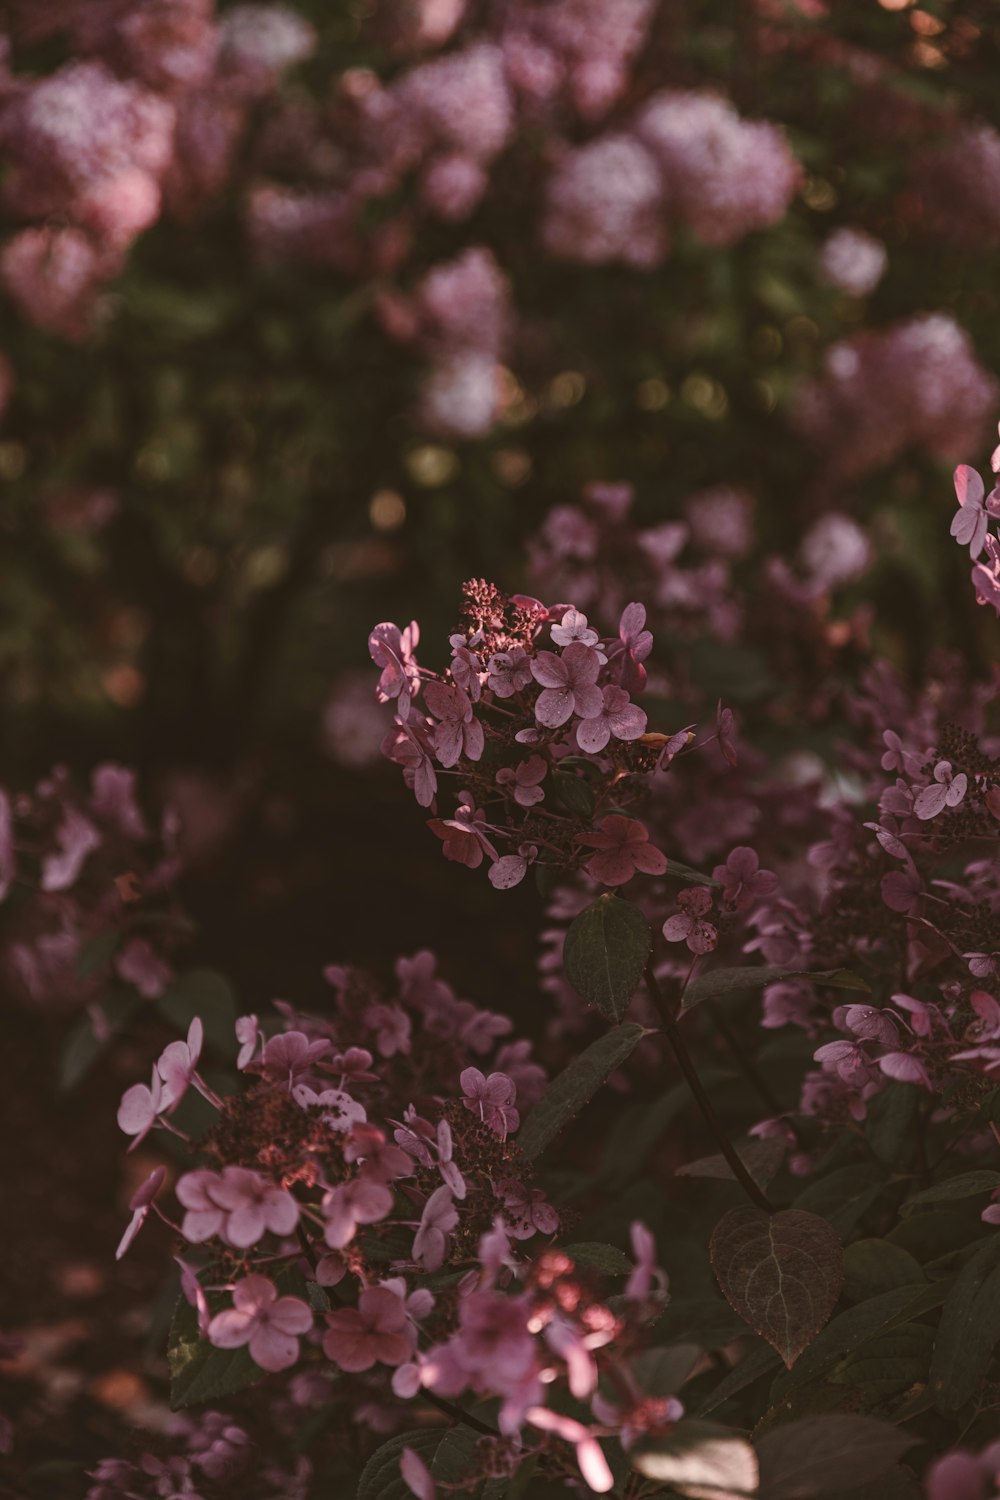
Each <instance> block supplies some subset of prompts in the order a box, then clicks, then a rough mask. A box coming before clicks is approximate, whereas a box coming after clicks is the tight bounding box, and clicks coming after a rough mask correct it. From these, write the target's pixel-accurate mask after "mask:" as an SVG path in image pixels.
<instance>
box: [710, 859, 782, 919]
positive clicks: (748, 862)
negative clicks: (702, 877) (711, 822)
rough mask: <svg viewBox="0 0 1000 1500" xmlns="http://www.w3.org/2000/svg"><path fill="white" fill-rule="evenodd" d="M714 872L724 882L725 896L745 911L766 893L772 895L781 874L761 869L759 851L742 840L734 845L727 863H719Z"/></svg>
mask: <svg viewBox="0 0 1000 1500" xmlns="http://www.w3.org/2000/svg"><path fill="white" fill-rule="evenodd" d="M712 876H713V878H714V879H715V880H718V881H719V882H720V884H721V885H722V896H723V899H724V900H725V901H727V902H728V903H729V905H730V906H733V907H735V908H736V910H737V911H746V910H747V909H748V908H749V907H751V906H753V905H754V903H755V902H756V901H759V900H760V899H761V898H762V897H763V896H773V894H774V892H775V891H776V890H777V889H778V877H777V875H775V874H774V873H773V872H772V871H771V870H762V869H761V868H760V860H759V859H758V857H757V851H756V850H755V849H750V848H749V847H748V846H747V845H746V844H741V845H740V846H739V847H738V848H736V849H734V850H733V851H732V853H731V854H730V855H729V856H728V858H727V859H726V862H725V864H724V865H716V867H715V869H714V870H713V871H712Z"/></svg>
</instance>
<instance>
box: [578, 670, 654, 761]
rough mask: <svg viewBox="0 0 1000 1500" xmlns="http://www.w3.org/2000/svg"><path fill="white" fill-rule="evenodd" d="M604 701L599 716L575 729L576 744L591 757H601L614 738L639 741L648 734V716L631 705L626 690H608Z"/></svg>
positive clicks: (581, 723) (618, 688)
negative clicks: (612, 737) (641, 736)
mask: <svg viewBox="0 0 1000 1500" xmlns="http://www.w3.org/2000/svg"><path fill="white" fill-rule="evenodd" d="M603 697H604V704H603V707H602V708H601V710H600V712H599V713H596V714H592V715H590V716H589V717H588V718H586V719H582V720H581V721H580V723H579V724H577V726H576V742H577V744H578V745H579V746H580V749H581V750H584V751H586V753H587V754H588V755H599V754H600V753H601V751H602V750H603V749H604V747H605V746H606V745H607V743H608V741H609V740H610V739H611V736H612V735H614V737H615V739H616V740H637V739H638V738H639V736H640V735H643V734H645V732H646V715H645V714H644V713H643V711H642V709H641V708H637V707H636V706H635V704H634V703H631V702H629V696H628V693H627V692H626V691H625V689H624V688H620V687H614V686H609V687H606V688H604V689H603Z"/></svg>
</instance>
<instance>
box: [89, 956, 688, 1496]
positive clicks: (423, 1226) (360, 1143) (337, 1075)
mask: <svg viewBox="0 0 1000 1500" xmlns="http://www.w3.org/2000/svg"><path fill="white" fill-rule="evenodd" d="M396 974H397V979H398V990H397V992H396V994H395V995H393V996H392V997H391V998H387V997H386V995H385V994H384V992H383V991H382V990H381V989H380V988H378V987H377V986H376V985H374V983H373V982H372V981H371V980H370V979H369V978H367V977H366V976H365V975H363V974H361V973H359V972H357V971H354V970H350V969H342V968H339V967H331V968H330V969H328V970H327V971H326V975H327V979H328V981H329V983H330V985H331V987H332V990H333V995H334V1004H333V1015H332V1017H329V1016H328V1017H319V1016H306V1015H300V1014H298V1013H296V1012H294V1011H293V1010H292V1009H291V1007H290V1006H288V1005H283V1006H282V1010H283V1012H284V1020H285V1029H284V1030H282V1031H279V1032H277V1033H276V1034H274V1035H271V1036H269V1037H268V1036H266V1035H265V1034H264V1033H263V1032H262V1031H261V1029H260V1028H259V1026H258V1022H257V1018H256V1017H254V1016H244V1017H242V1018H241V1019H240V1020H239V1021H238V1022H237V1025H236V1037H237V1041H238V1043H239V1056H238V1058H237V1067H238V1068H239V1070H240V1072H241V1073H242V1074H243V1075H244V1078H245V1080H246V1081H247V1084H248V1086H247V1087H246V1088H244V1089H243V1090H242V1091H241V1092H238V1093H234V1094H231V1095H227V1096H225V1097H222V1098H220V1097H218V1096H217V1095H216V1094H215V1093H214V1092H213V1090H212V1089H211V1088H210V1087H209V1086H208V1085H207V1084H206V1082H205V1080H204V1079H203V1078H202V1076H201V1074H200V1073H199V1061H200V1052H201V1042H202V1027H201V1022H200V1021H198V1020H196V1021H194V1022H193V1023H192V1026H191V1029H190V1031H189V1033H188V1037H187V1040H186V1041H183V1042H180V1041H177V1042H171V1043H170V1044H169V1045H168V1046H167V1047H166V1048H165V1049H164V1051H163V1053H162V1054H161V1056H160V1058H159V1059H158V1061H157V1063H156V1064H155V1066H154V1069H153V1075H152V1079H151V1083H150V1085H149V1086H147V1085H145V1084H135V1085H133V1086H132V1088H130V1089H129V1090H128V1091H127V1092H126V1094H125V1095H124V1097H123V1099H122V1104H121V1108H120V1111H119V1116H118V1118H119V1124H120V1126H121V1128H122V1129H123V1130H124V1131H125V1132H126V1133H127V1134H129V1135H131V1136H132V1137H133V1144H138V1142H139V1141H141V1140H142V1139H144V1138H145V1137H146V1136H147V1135H148V1133H149V1131H150V1130H152V1129H153V1128H154V1127H157V1126H159V1127H162V1128H165V1129H168V1130H171V1131H173V1132H174V1133H175V1134H176V1135H182V1134H183V1132H181V1131H180V1130H179V1128H178V1127H177V1126H176V1124H174V1122H173V1119H172V1117H173V1115H174V1113H175V1111H176V1110H177V1107H178V1105H179V1104H180V1102H181V1100H182V1099H183V1097H184V1095H185V1093H186V1091H187V1090H188V1089H189V1088H194V1089H196V1090H198V1091H199V1092H200V1093H201V1094H202V1096H203V1097H204V1098H205V1099H207V1100H208V1101H209V1103H210V1104H212V1105H213V1106H214V1108H215V1109H216V1110H217V1116H218V1117H217V1121H216V1123H215V1125H214V1126H213V1127H212V1128H211V1129H210V1130H209V1132H208V1133H207V1135H205V1136H204V1137H203V1139H202V1140H201V1141H200V1142H199V1143H198V1150H199V1152H200V1153H201V1156H202V1159H203V1162H204V1165H201V1166H197V1167H195V1168H194V1169H193V1170H190V1171H187V1172H185V1173H184V1174H183V1175H182V1176H181V1177H180V1179H179V1181H178V1182H177V1184H176V1195H177V1199H178V1201H179V1203H180V1205H181V1208H182V1210H183V1214H182V1217H181V1218H180V1221H179V1222H178V1223H172V1222H171V1220H170V1218H169V1217H168V1215H167V1214H166V1212H165V1211H164V1210H163V1209H162V1208H161V1207H160V1206H159V1204H158V1202H157V1201H156V1200H157V1195H158V1193H159V1192H160V1190H161V1188H162V1186H163V1183H164V1178H165V1170H164V1168H163V1167H159V1168H157V1169H156V1170H155V1171H154V1172H153V1173H152V1174H151V1175H150V1177H149V1178H148V1179H147V1181H146V1182H145V1183H144V1184H143V1185H142V1187H141V1188H140V1189H139V1190H138V1192H137V1193H136V1194H135V1195H134V1197H133V1199H132V1203H131V1207H132V1219H131V1222H130V1223H129V1225H128V1227H127V1229H126V1231H125V1234H124V1236H123V1239H122V1243H121V1245H120V1247H119V1255H120V1256H121V1255H123V1254H125V1253H126V1251H127V1250H128V1248H129V1246H130V1245H131V1243H132V1241H133V1240H134V1238H135V1236H136V1234H137V1233H138V1232H139V1230H140V1229H141V1227H142V1225H143V1224H144V1223H145V1222H146V1220H147V1219H148V1217H149V1215H150V1213H153V1214H155V1215H157V1216H159V1217H160V1218H161V1219H162V1220H163V1221H164V1222H165V1223H167V1224H168V1225H170V1227H171V1228H173V1229H174V1230H175V1231H176V1232H177V1233H178V1234H179V1235H181V1236H182V1237H183V1239H184V1240H185V1241H186V1242H187V1243H188V1245H189V1246H191V1247H192V1250H191V1252H190V1253H189V1255H188V1256H186V1257H185V1258H184V1260H183V1261H182V1263H181V1269H182V1286H183V1290H184V1295H185V1297H186V1298H187V1300H188V1302H189V1304H190V1305H191V1307H192V1308H193V1309H194V1310H195V1312H194V1316H196V1317H197V1325H198V1329H199V1332H200V1335H201V1337H202V1338H204V1339H205V1340H206V1341H207V1342H208V1343H209V1344H210V1345H213V1346H214V1347H216V1348H218V1349H236V1348H242V1347H246V1348H247V1349H248V1351H249V1354H250V1357H251V1359H252V1360H253V1361H254V1363H256V1364H257V1365H259V1366H260V1367H261V1368H262V1369H264V1370H268V1371H271V1372H279V1371H284V1370H289V1369H291V1368H292V1367H293V1366H296V1365H300V1366H301V1368H302V1370H303V1371H311V1372H312V1373H313V1374H318V1375H319V1376H320V1377H322V1375H323V1373H324V1372H326V1374H327V1375H328V1376H330V1377H332V1376H333V1375H334V1373H335V1372H340V1374H341V1376H342V1377H347V1378H349V1379H355V1378H357V1377H363V1379H357V1399H358V1405H359V1409H360V1408H361V1407H364V1406H366V1405H367V1406H370V1404H371V1401H372V1399H373V1390H375V1391H376V1392H377V1396H378V1400H380V1401H381V1402H382V1403H383V1405H387V1406H388V1407H389V1408H392V1407H393V1405H394V1404H395V1405H397V1406H398V1404H399V1403H403V1402H408V1401H414V1400H418V1399H419V1398H420V1396H421V1392H423V1391H428V1392H431V1393H432V1394H433V1395H434V1396H436V1397H438V1398H441V1399H444V1400H448V1401H451V1400H453V1399H454V1398H456V1397H459V1396H462V1395H463V1394H465V1393H471V1394H472V1395H474V1396H480V1397H494V1398H497V1399H498V1400H499V1401H500V1403H501V1405H500V1411H499V1417H498V1422H499V1434H498V1439H499V1441H500V1444H501V1446H502V1447H506V1448H509V1447H510V1444H511V1443H512V1442H513V1441H514V1440H515V1439H517V1438H518V1436H519V1435H520V1434H522V1432H523V1441H524V1442H525V1443H526V1444H527V1445H528V1447H529V1448H530V1447H532V1445H533V1446H534V1447H535V1448H540V1447H545V1448H546V1449H548V1448H549V1447H550V1446H552V1445H553V1444H554V1443H555V1444H556V1445H557V1446H558V1441H557V1440H561V1441H562V1442H563V1443H567V1442H568V1443H569V1444H570V1445H571V1447H570V1449H569V1450H567V1451H568V1452H570V1453H571V1452H572V1451H573V1449H575V1451H576V1455H577V1459H578V1462H579V1467H580V1470H581V1472H582V1473H583V1474H584V1476H585V1478H586V1479H587V1482H588V1483H589V1484H590V1486H591V1488H592V1489H595V1490H598V1491H602V1490H606V1489H608V1488H610V1484H611V1479H610V1470H609V1469H608V1466H607V1461H606V1459H605V1458H604V1456H603V1453H602V1450H601V1448H600V1445H599V1443H598V1442H597V1436H605V1435H606V1436H623V1437H624V1440H626V1441H628V1440H634V1438H635V1437H637V1436H639V1435H640V1434H641V1433H643V1432H646V1431H649V1430H657V1431H659V1430H663V1429H665V1428H669V1426H670V1425H671V1424H672V1423H673V1422H674V1421H676V1419H677V1417H678V1415H679V1414H680V1407H679V1405H678V1403H677V1402H676V1401H672V1400H671V1401H656V1400H653V1399H651V1398H650V1397H649V1395H648V1393H647V1392H645V1391H644V1389H643V1387H642V1384H641V1382H640V1381H639V1380H638V1379H637V1378H635V1377H634V1375H633V1373H632V1372H631V1369H630V1363H629V1355H628V1353H627V1351H631V1350H634V1349H635V1348H636V1347H637V1344H638V1343H639V1342H640V1341H641V1337H642V1329H643V1327H644V1325H645V1324H646V1323H647V1322H648V1321H649V1320H650V1319H651V1318H652V1317H653V1316H655V1315H656V1314H657V1313H658V1312H659V1310H660V1309H661V1308H662V1306H663V1303H664V1300H665V1293H666V1282H665V1278H664V1277H663V1274H662V1272H660V1271H659V1270H658V1269H657V1267H656V1264H655V1246H654V1242H653V1239H652V1236H651V1235H650V1234H649V1232H648V1231H647V1230H646V1229H645V1227H644V1226H643V1225H641V1224H639V1223H636V1224H635V1225H633V1228H632V1241H633V1247H634V1251H635V1266H634V1269H633V1270H632V1272H631V1274H630V1275H629V1276H628V1278H627V1282H626V1285H625V1287H624V1290H623V1292H622V1295H621V1298H620V1299H619V1300H618V1301H616V1303H615V1305H614V1307H612V1306H611V1305H610V1304H609V1303H608V1301H607V1299H606V1296H605V1295H604V1293H603V1292H602V1289H601V1282H600V1278H599V1277H597V1276H595V1274H594V1273H593V1272H592V1271H589V1270H587V1269H585V1267H584V1266H582V1265H577V1264H576V1262H575V1261H574V1259H573V1256H572V1252H569V1253H566V1252H563V1251H562V1250H559V1249H557V1248H555V1247H554V1244H553V1237H554V1236H555V1235H556V1234H557V1232H558V1231H559V1228H560V1217H559V1214H558V1212H557V1211H556V1209H555V1208H554V1207H553V1206H552V1205H551V1204H550V1203H549V1202H548V1201H547V1200H546V1198H545V1196H544V1195H543V1193H542V1192H541V1191H540V1190H539V1189H537V1188H535V1187H534V1186H533V1185H532V1181H531V1174H530V1167H529V1163H528V1162H527V1160H526V1159H525V1158H523V1157H522V1155H521V1153H520V1152H519V1150H518V1147H517V1132H518V1130H519V1128H520V1111H521V1110H522V1109H524V1108H528V1109H530V1107H531V1105H532V1103H533V1101H534V1100H536V1099H537V1098H538V1095H539V1093H540V1091H541V1089H542V1087H543V1085H544V1074H543V1073H542V1071H541V1069H540V1068H538V1066H537V1065H536V1064H534V1063H533V1062H532V1061H531V1059H530V1056H529V1048H528V1046H527V1044H526V1043H523V1042H513V1043H510V1042H507V1043H504V1044H503V1045H502V1046H500V1048H499V1049H498V1050H496V1051H495V1055H493V1057H492V1059H491V1060H490V1061H486V1059H487V1058H488V1057H489V1055H490V1054H491V1053H494V1049H495V1048H496V1042H497V1038H498V1036H502V1035H503V1034H505V1033H506V1032H509V1030H510V1022H509V1021H508V1020H506V1018H504V1017H500V1016H495V1015H493V1014H491V1013H490V1012H486V1011H482V1010H480V1009H478V1008H477V1007H475V1006H473V1005H471V1004H470V1003H469V1002H468V1001H463V1000H460V999H458V998H457V997H456V996H455V994H454V992H453V991H452V990H451V989H450V987H449V986H448V985H447V984H445V983H444V982H443V981H442V980H441V979H440V978H439V977H438V976H437V974H436V972H435V965H434V960H433V958H432V956H431V955H430V954H428V953H420V954H417V955H416V956H415V957H414V958H413V959H401V960H399V962H398V963H397V966H396ZM473 1058H475V1059H476V1061H472V1059H473ZM477 1062H483V1067H482V1068H481V1067H479V1066H477ZM487 1069H488V1071H487ZM608 1370H613V1371H614V1374H615V1380H614V1388H615V1391H616V1396H615V1399H614V1401H613V1402H612V1401H611V1400H609V1399H608V1398H607V1397H606V1396H605V1395H604V1393H603V1392H599V1390H598V1380H599V1376H600V1374H601V1373H602V1372H603V1371H608ZM553 1382H556V1383H557V1386H558V1385H561V1386H565V1387H568V1389H569V1392H570V1393H571V1394H572V1396H573V1397H574V1398H575V1399H576V1400H577V1401H581V1402H586V1403H588V1404H589V1405H590V1409H591V1412H592V1418H593V1420H592V1422H591V1423H589V1424H588V1423H584V1422H580V1421H573V1422H570V1421H569V1419H567V1418H565V1417H564V1416H562V1415H561V1414H559V1413H558V1410H556V1409H553V1406H552V1403H551V1401H550V1400H549V1396H550V1394H551V1391H552V1388H553ZM409 1467H410V1468H412V1462H411V1463H410V1465H409ZM102 1477H103V1476H102Z"/></svg>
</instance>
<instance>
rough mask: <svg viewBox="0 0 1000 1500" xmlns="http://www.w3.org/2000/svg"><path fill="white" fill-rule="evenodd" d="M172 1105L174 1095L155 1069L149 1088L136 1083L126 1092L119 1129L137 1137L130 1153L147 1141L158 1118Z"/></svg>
mask: <svg viewBox="0 0 1000 1500" xmlns="http://www.w3.org/2000/svg"><path fill="white" fill-rule="evenodd" d="M172 1103H173V1095H172V1094H171V1092H170V1090H169V1089H168V1088H165V1087H164V1084H163V1080H162V1079H161V1077H160V1075H159V1073H158V1072H157V1071H156V1069H155V1068H154V1069H153V1072H152V1076H151V1078H150V1081H149V1087H148V1088H147V1087H146V1085H145V1084H144V1083H134V1084H133V1085H132V1087H131V1088H130V1089H126V1090H125V1092H124V1094H123V1095H122V1102H121V1104H120V1105H119V1106H118V1128H119V1130H123V1131H124V1132H125V1134H126V1135H131V1136H134V1137H135V1139H134V1140H133V1142H132V1144H131V1146H130V1147H129V1150H130V1151H134V1150H135V1148H136V1146H138V1144H139V1142H140V1141H142V1140H145V1138H146V1136H147V1135H148V1134H149V1132H150V1131H151V1130H152V1128H153V1126H154V1125H155V1124H156V1121H157V1117H158V1116H159V1115H160V1114H161V1113H162V1112H163V1111H164V1110H166V1109H169V1107H170V1105H171V1104H172Z"/></svg>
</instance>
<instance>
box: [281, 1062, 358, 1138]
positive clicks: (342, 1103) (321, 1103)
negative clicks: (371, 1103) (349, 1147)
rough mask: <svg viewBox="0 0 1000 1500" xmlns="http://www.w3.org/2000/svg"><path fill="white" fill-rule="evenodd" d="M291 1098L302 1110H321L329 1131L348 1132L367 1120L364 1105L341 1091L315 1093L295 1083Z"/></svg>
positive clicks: (329, 1090)
mask: <svg viewBox="0 0 1000 1500" xmlns="http://www.w3.org/2000/svg"><path fill="white" fill-rule="evenodd" d="M370 1061H371V1058H370V1057H369V1062H370ZM292 1098H293V1099H294V1100H295V1102H296V1104H300V1105H301V1106H302V1108H303V1109H321V1110H322V1111H323V1113H322V1114H321V1116H320V1119H321V1120H322V1121H323V1124H324V1125H327V1126H328V1127H329V1128H330V1129H331V1130H350V1129H352V1127H353V1126H355V1125H363V1124H364V1122H365V1120H366V1119H367V1118H368V1116H367V1114H366V1112H365V1107H364V1105H363V1104H359V1103H358V1101H357V1100H356V1099H352V1098H351V1096H350V1094H345V1093H344V1091H343V1089H323V1090H322V1091H321V1092H320V1093H317V1092H316V1090H315V1089H311V1088H310V1087H309V1085H308V1084H306V1083H297V1084H296V1085H295V1087H294V1088H293V1089H292Z"/></svg>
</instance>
